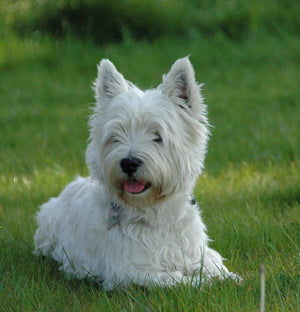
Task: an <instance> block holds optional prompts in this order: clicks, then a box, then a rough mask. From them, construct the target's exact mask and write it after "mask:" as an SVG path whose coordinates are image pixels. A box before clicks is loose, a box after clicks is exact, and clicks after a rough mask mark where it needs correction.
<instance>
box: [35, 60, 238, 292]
mask: <svg viewBox="0 0 300 312" xmlns="http://www.w3.org/2000/svg"><path fill="white" fill-rule="evenodd" d="M94 88H95V94H96V100H97V103H96V105H95V107H94V109H93V114H92V116H91V118H90V122H89V125H90V141H89V145H88V147H87V152H86V161H87V165H88V167H89V170H90V177H88V178H81V177H78V178H77V179H76V180H75V181H74V182H72V183H70V184H69V185H68V186H67V187H66V188H65V189H64V190H63V192H62V193H61V194H60V195H59V196H58V197H57V198H51V199H50V200H49V201H48V202H47V203H45V204H43V205H42V206H41V209H40V211H39V213H38V216H37V222H38V229H37V231H36V233H35V236H34V242H35V253H36V254H42V255H46V256H50V257H52V258H54V259H55V260H57V261H58V262H59V263H61V269H62V270H64V271H65V272H67V273H70V274H72V275H75V276H76V277H78V278H84V277H92V278H93V279H95V280H97V281H99V282H100V281H101V282H103V286H104V288H105V289H112V288H114V287H116V286H120V287H126V286H128V285H130V283H136V284H139V285H145V286H150V285H160V286H172V285H176V284H177V283H181V282H182V283H185V284H191V285H196V284H197V285H199V284H200V283H201V282H202V281H203V280H210V279H211V278H212V277H218V278H221V279H224V278H233V279H238V276H237V275H235V274H233V273H230V272H229V271H228V269H227V268H226V267H225V266H224V265H223V258H222V257H221V256H220V254H219V253H218V252H216V251H215V250H213V249H211V248H210V247H208V242H209V238H208V236H207V234H206V228H205V225H204V223H203V222H202V219H201V215H200V212H199V207H198V205H197V203H196V202H195V200H194V198H193V196H192V193H193V188H194V186H195V182H196V179H197V177H198V176H199V174H200V173H201V171H202V169H203V163H204V158H205V153H206V143H207V139H208V121H207V116H206V106H205V105H204V104H203V99H202V97H201V93H200V86H199V85H198V84H197V83H196V81H195V74H194V69H193V66H192V64H191V63H190V61H189V59H188V58H183V59H179V60H177V61H176V62H175V63H174V64H173V66H172V68H171V70H170V72H169V73H168V74H167V75H164V76H163V82H162V84H160V85H159V86H158V87H157V88H156V89H153V90H147V91H145V92H144V91H141V90H140V89H138V88H137V87H136V86H135V85H133V84H132V83H131V82H129V81H127V80H125V79H124V77H123V76H122V75H121V74H120V73H119V72H118V71H117V70H116V68H115V67H114V65H113V64H112V63H111V62H110V61H109V60H102V61H101V62H100V65H99V66H98V77H97V79H96V82H95V85H94Z"/></svg>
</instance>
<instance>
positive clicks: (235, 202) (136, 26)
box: [0, 0, 300, 311]
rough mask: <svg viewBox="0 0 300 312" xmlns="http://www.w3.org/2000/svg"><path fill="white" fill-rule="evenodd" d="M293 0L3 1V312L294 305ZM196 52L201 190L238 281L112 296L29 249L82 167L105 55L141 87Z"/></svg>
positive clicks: (297, 98)
mask: <svg viewBox="0 0 300 312" xmlns="http://www.w3.org/2000/svg"><path fill="white" fill-rule="evenodd" d="M299 6H300V3H299V1H292V0H288V1H279V0H264V1H251V2H249V1H241V0H231V1H218V0H217V1H195V0H188V1H178V0H173V1H170V0H169V1H168V0H154V1H149V0H141V1H137V0H135V1H134V0H129V1H101V0H99V1H96V0H82V1H80V0H73V1H72V0H68V1H65V0H64V1H54V0H40V1H33V0H20V1H4V0H0V73H1V76H0V77H1V79H0V300H1V304H2V307H3V309H4V311H34V310H37V311H43V310H45V311H49V310H51V309H52V310H55V311H69V310H70V311H95V310H99V311H120V310H122V309H123V311H145V310H148V311H173V310H175V311H199V310H204V311H240V310H242V311H257V310H258V307H259V276H258V268H259V265H260V263H265V264H266V269H267V276H266V278H267V309H268V310H270V311H297V310H299V306H300V299H299V293H300V289H299V285H300V274H299V271H300V269H299V265H300V258H299V240H300V235H299V233H300V225H299V224H300V207H299V203H300V174H299V156H300V150H299V149H300V148H299V146H300V131H299V130H300V129H299V128H300V127H299V124H300V120H299V119H300V91H299V74H300V68H299V61H300V58H299V55H300V38H299V31H300V27H299V26H300V25H299V18H298V16H299V11H300V10H299V9H300V7H299ZM190 54H191V57H190V58H191V61H192V63H193V65H194V67H195V71H196V76H197V81H199V82H204V83H205V85H204V89H203V93H204V96H205V99H206V102H207V104H208V108H209V119H210V121H211V124H212V126H213V127H212V129H211V131H212V136H211V140H210V143H209V148H208V155H207V161H206V168H205V171H204V174H203V176H202V177H201V178H200V179H199V181H198V184H197V187H196V189H195V195H196V198H197V200H198V201H199V203H200V205H201V207H202V209H203V217H204V219H205V222H206V224H207V226H208V231H209V235H210V237H211V238H212V239H214V242H212V246H213V247H214V248H216V249H217V250H218V251H220V253H221V254H222V255H223V256H224V257H226V258H228V259H229V260H228V261H227V265H228V267H229V268H230V269H231V270H232V271H236V272H239V273H240V275H242V276H243V277H244V284H243V285H241V286H238V287H237V286H235V285H234V284H232V283H222V284H220V283H215V284H214V285H212V287H204V289H202V291H200V290H199V289H191V288H189V287H183V286H182V287H178V288H175V289H174V290H163V289H156V290H151V291H145V290H143V289H139V288H136V287H134V286H133V287H132V288H130V289H129V290H128V291H114V292H112V293H109V294H107V293H104V292H103V291H102V289H101V287H99V288H98V287H96V286H95V285H94V284H92V283H90V282H89V281H84V282H77V281H74V280H71V281H70V280H67V279H65V278H64V275H63V274H61V273H60V272H58V271H57V266H56V264H54V263H52V262H51V261H49V260H42V259H37V258H36V257H34V256H33V255H32V254H31V251H32V249H33V241H32V237H33V234H34V231H35V221H34V217H33V216H34V214H35V212H36V210H37V207H38V206H39V205H40V204H41V203H43V202H45V201H46V200H48V198H49V197H51V196H56V195H57V194H58V193H59V192H60V191H61V190H62V188H63V187H64V186H65V184H66V183H68V182H70V181H71V180H72V179H73V178H74V177H75V176H76V175H77V174H81V175H87V174H88V171H87V169H86V166H85V160H84V154H85V147H86V141H87V138H88V129H87V125H86V123H87V119H88V115H89V113H90V111H89V106H90V105H91V103H93V102H94V97H93V93H92V90H91V85H92V82H93V80H94V79H95V77H96V64H97V63H98V62H99V61H100V59H101V58H103V57H105V58H109V59H111V60H112V61H113V62H114V63H115V65H116V66H117V68H118V69H119V71H120V72H122V73H123V74H124V76H125V77H126V78H127V79H129V80H131V81H133V82H134V83H136V84H137V85H138V86H140V87H141V88H148V87H155V86H156V85H158V84H159V83H160V82H161V76H162V74H163V73H165V72H167V71H168V70H169V68H170V66H171V64H172V63H173V62H174V61H175V60H176V59H177V58H179V57H183V56H186V55H190Z"/></svg>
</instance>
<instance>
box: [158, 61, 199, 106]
mask: <svg viewBox="0 0 300 312" xmlns="http://www.w3.org/2000/svg"><path fill="white" fill-rule="evenodd" d="M159 88H161V90H162V92H163V93H164V94H165V95H167V96H168V97H170V98H171V100H172V101H173V102H174V103H176V104H178V105H179V106H180V107H182V108H184V109H186V108H192V107H193V106H195V105H197V104H201V95H200V87H199V86H198V84H197V83H196V80H195V72H194V68H193V66H192V64H191V62H190V60H189V58H188V57H185V58H182V59H179V60H177V61H176V62H175V63H174V64H173V66H172V67H171V70H170V72H169V73H168V74H166V75H164V76H163V82H162V84H161V85H160V86H159Z"/></svg>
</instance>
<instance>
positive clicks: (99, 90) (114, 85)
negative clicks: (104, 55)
mask: <svg viewBox="0 0 300 312" xmlns="http://www.w3.org/2000/svg"><path fill="white" fill-rule="evenodd" d="M94 90H95V94H96V99H97V100H101V99H103V98H114V97H115V96H117V95H118V94H121V93H123V92H125V91H127V90H128V84H127V82H126V80H125V79H124V77H123V76H122V75H121V74H120V73H119V72H118V71H117V69H116V68H115V66H114V64H113V63H112V62H110V61H109V60H108V59H103V60H101V62H100V64H99V65H98V77H97V79H96V81H95V83H94Z"/></svg>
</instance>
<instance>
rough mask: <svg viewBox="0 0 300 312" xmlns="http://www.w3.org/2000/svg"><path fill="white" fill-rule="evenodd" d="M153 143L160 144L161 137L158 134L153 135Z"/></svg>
mask: <svg viewBox="0 0 300 312" xmlns="http://www.w3.org/2000/svg"><path fill="white" fill-rule="evenodd" d="M153 142H156V143H162V137H161V136H160V134H159V133H155V138H154V139H153Z"/></svg>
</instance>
